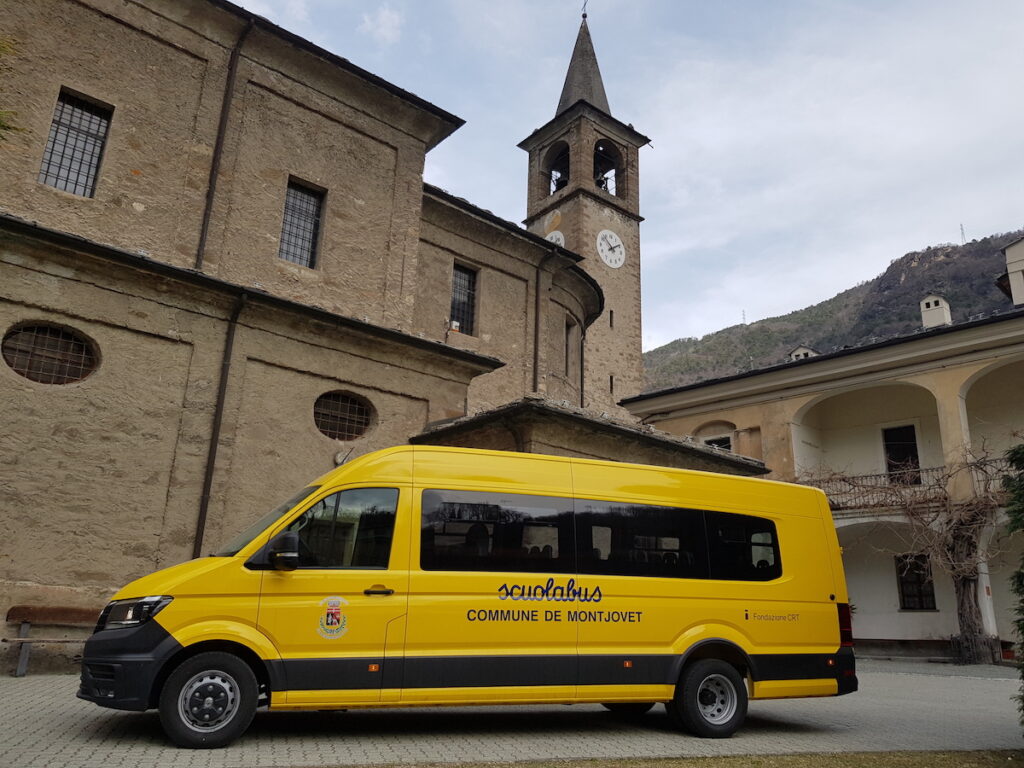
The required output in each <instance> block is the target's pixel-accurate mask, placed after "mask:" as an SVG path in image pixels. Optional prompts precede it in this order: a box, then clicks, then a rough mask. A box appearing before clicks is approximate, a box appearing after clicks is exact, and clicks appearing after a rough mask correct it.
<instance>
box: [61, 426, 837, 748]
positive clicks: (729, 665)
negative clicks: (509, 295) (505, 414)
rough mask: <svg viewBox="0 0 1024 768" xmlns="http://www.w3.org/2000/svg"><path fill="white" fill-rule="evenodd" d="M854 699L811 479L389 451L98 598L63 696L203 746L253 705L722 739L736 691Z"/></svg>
mask: <svg viewBox="0 0 1024 768" xmlns="http://www.w3.org/2000/svg"><path fill="white" fill-rule="evenodd" d="M855 690H857V677H856V672H855V664H854V654H853V641H852V629H851V624H850V607H849V598H848V597H847V592H846V583H845V578H844V575H843V566H842V561H841V558H840V549H839V543H838V540H837V537H836V532H835V527H834V526H833V523H832V518H831V514H830V512H829V508H828V503H827V501H826V498H825V495H824V494H823V493H822V492H821V491H820V490H817V489H814V488H808V487H804V486H797V485H788V484H784V483H775V482H769V481H765V480H754V479H750V478H742V477H735V476H731V475H717V474H711V473H706V472H694V471H687V470H677V469H666V468H664V467H654V466H642V465H636V464H620V463H615V462H607V461H595V460H588V459H579V458H563V457H557V456H545V455H538V454H520V453H506V452H498V451H483V450H468V449H459V448H445V447H427V446H401V447H397V448H390V449H387V450H383V451H378V452H376V453H371V454H368V455H366V456H363V457H361V458H359V459H356V460H354V461H352V462H351V463H348V464H345V465H343V466H341V467H338V468H337V469H335V470H333V471H332V472H329V473H328V474H326V475H324V476H323V477H321V478H320V479H318V480H317V481H315V482H314V483H313V484H312V485H310V486H309V487H307V488H304V489H303V490H302V491H300V492H299V493H298V494H296V495H295V496H294V497H293V498H292V499H290V500H289V501H287V502H285V503H284V504H282V505H281V506H280V507H278V508H277V509H275V510H273V511H272V512H271V513H270V514H268V515H266V516H265V517H263V518H262V519H260V520H258V521H256V522H255V523H254V524H253V525H252V526H250V527H249V528H248V529H247V530H246V531H244V532H242V533H241V534H240V535H239V536H237V537H236V538H235V539H234V540H233V541H231V542H229V543H227V544H226V545H224V547H223V548H222V549H221V550H220V551H219V552H217V553H216V554H214V555H211V556H210V557H205V558H200V559H197V560H192V561H189V562H186V563H182V564H180V565H176V566H174V567H171V568H167V569H164V570H161V571H158V572H156V573H153V574H151V575H149V576H145V577H143V578H141V579H138V580H136V581H134V582H132V583H131V584H129V585H128V586H126V587H124V588H123V589H122V590H120V591H119V592H118V593H117V594H115V595H114V597H113V600H112V602H111V603H110V604H109V605H107V606H106V608H104V610H103V612H102V614H101V615H100V618H99V622H98V624H97V627H96V631H95V633H94V634H93V635H92V636H91V637H90V639H89V640H88V642H87V643H86V646H85V652H84V656H83V663H82V679H81V687H80V689H79V692H78V696H79V697H80V698H83V699H86V700H88V701H93V702H95V703H96V704H99V705H101V706H104V707H112V708H116V709H127V710H146V709H151V708H156V709H158V710H159V713H160V720H161V723H162V724H163V727H164V729H165V731H166V733H167V735H168V737H169V738H170V739H171V740H172V741H173V742H175V743H176V744H179V745H181V746H185V747H196V748H203V747H219V746H223V745H225V744H228V743H230V742H231V741H233V740H234V739H236V738H237V737H238V736H240V735H241V734H242V733H243V732H244V731H245V730H246V728H248V726H249V724H250V722H251V721H252V718H253V714H254V712H255V711H256V708H257V707H258V706H267V707H269V708H270V709H271V710H299V709H314V710H323V709H349V708H355V707H408V706H422V705H430V704H441V705H472V704H476V705H481V704H502V703H509V704H526V703H560V704H576V703H596V704H603V705H604V706H605V707H607V708H608V709H610V710H612V711H614V712H619V713H622V714H630V715H639V714H642V713H644V712H646V711H647V710H649V709H650V708H651V707H652V706H654V704H656V703H659V702H660V703H663V704H664V705H665V707H666V709H667V711H668V714H669V716H670V718H671V720H672V722H673V723H674V724H676V725H677V726H679V727H680V728H682V729H684V730H686V731H689V732H690V733H693V734H696V735H698V736H703V737H711V738H720V737H727V736H730V735H731V734H732V733H733V732H735V731H736V729H737V728H738V727H739V726H740V724H741V723H742V722H743V719H744V717H745V715H746V710H747V701H748V698H751V699H775V698H784V697H797V696H835V695H840V694H845V693H850V692H852V691H855Z"/></svg>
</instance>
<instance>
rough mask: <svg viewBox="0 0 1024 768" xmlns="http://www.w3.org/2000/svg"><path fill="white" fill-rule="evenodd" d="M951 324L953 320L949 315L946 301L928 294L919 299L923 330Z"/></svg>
mask: <svg viewBox="0 0 1024 768" xmlns="http://www.w3.org/2000/svg"><path fill="white" fill-rule="evenodd" d="M952 324H953V318H952V317H951V316H950V314H949V302H948V301H946V300H945V299H944V298H942V297H941V296H937V295H935V294H934V293H929V294H928V295H927V296H925V297H924V298H923V299H921V325H923V326H924V327H925V330H927V329H929V328H938V327H939V326H940V325H952Z"/></svg>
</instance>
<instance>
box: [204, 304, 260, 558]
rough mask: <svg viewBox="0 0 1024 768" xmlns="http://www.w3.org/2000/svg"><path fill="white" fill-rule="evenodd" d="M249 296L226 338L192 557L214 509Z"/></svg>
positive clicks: (233, 312)
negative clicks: (238, 334) (234, 361)
mask: <svg viewBox="0 0 1024 768" xmlns="http://www.w3.org/2000/svg"><path fill="white" fill-rule="evenodd" d="M247 298H248V297H247V296H246V295H245V294H244V293H241V294H239V295H238V298H237V299H236V300H235V306H234V308H233V309H232V310H231V317H230V318H228V330H227V334H226V335H225V338H224V356H223V357H222V358H221V361H220V382H219V383H218V384H217V403H216V405H215V406H214V409H213V426H212V428H211V431H210V447H209V449H208V450H207V452H206V472H205V473H204V475H203V493H202V495H201V496H200V497H199V517H198V519H197V520H196V535H195V542H194V543H193V545H192V557H193V558H196V557H200V556H201V552H202V548H203V536H204V535H205V534H206V517H207V514H208V512H209V510H210V491H211V489H212V488H213V471H214V468H215V467H216V465H217V446H218V444H219V443H220V428H221V424H223V422H224V401H225V398H226V395H227V391H228V377H229V375H230V373H231V353H232V352H233V351H234V348H235V331H236V330H237V329H238V316H239V315H241V314H242V308H243V307H244V306H245V301H246V299H247Z"/></svg>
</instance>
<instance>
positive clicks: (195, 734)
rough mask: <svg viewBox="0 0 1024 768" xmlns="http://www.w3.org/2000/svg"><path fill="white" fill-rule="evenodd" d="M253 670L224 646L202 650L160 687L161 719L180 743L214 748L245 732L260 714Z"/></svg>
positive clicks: (176, 670)
mask: <svg viewBox="0 0 1024 768" xmlns="http://www.w3.org/2000/svg"><path fill="white" fill-rule="evenodd" d="M256 698H257V684H256V675H254V674H253V671H252V669H251V668H250V667H249V665H248V664H246V663H245V662H244V661H242V660H241V659H240V658H238V657H237V656H233V655H232V654H230V653H223V652H221V651H213V652H207V653H200V654H198V655H196V656H193V657H192V658H191V659H186V660H185V661H183V662H182V663H181V664H179V665H178V667H177V668H176V669H175V670H174V671H173V672H171V674H170V676H169V677H168V678H167V682H166V683H164V687H163V690H162V691H161V692H160V705H159V709H160V724H161V725H162V726H163V727H164V732H165V733H166V734H167V736H168V738H170V740H171V741H173V742H174V743H175V744H177V745H178V746H179V747H188V748H190V749H215V748H217V747H223V746H226V745H228V744H230V743H231V742H233V741H234V740H235V739H237V738H238V737H239V736H241V735H242V734H243V733H245V729H246V728H248V727H249V723H251V722H252V718H253V715H254V714H256Z"/></svg>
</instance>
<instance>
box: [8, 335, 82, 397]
mask: <svg viewBox="0 0 1024 768" xmlns="http://www.w3.org/2000/svg"><path fill="white" fill-rule="evenodd" d="M0 348H2V351H3V356H4V362H5V363H7V365H9V366H10V367H11V369H12V370H13V371H14V372H15V373H17V374H20V375H21V376H24V377H25V378H26V379H31V380H32V381H38V382H40V383H41V384H70V383H71V382H73V381H81V380H82V379H84V378H85V377H86V376H88V375H89V374H90V373H92V372H93V371H95V370H96V365H97V362H98V359H97V354H96V349H95V347H94V346H93V343H92V342H91V341H89V339H87V338H86V337H85V336H83V335H82V334H80V333H76V332H75V331H72V330H69V329H67V328H61V327H59V326H56V325H48V324H45V323H34V324H31V325H30V324H22V325H16V326H15V327H14V328H12V329H11V330H9V331H8V332H7V334H6V335H5V336H4V340H3V343H2V345H0Z"/></svg>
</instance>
